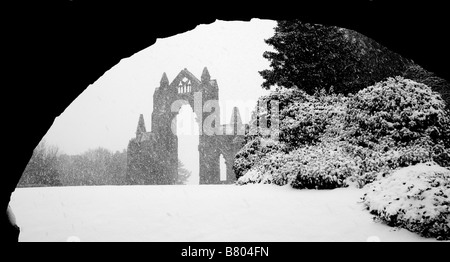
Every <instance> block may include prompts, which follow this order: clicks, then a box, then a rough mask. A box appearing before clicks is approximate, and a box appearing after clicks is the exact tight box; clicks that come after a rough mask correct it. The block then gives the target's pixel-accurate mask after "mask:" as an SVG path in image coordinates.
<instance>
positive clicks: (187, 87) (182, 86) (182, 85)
mask: <svg viewBox="0 0 450 262" xmlns="http://www.w3.org/2000/svg"><path fill="white" fill-rule="evenodd" d="M191 91H192V83H191V80H190V79H188V78H187V77H184V78H183V79H181V80H180V82H179V83H178V93H189V92H191Z"/></svg>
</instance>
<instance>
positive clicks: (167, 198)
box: [10, 185, 436, 242]
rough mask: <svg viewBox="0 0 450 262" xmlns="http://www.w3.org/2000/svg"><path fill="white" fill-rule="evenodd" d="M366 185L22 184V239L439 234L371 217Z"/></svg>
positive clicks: (18, 200)
mask: <svg viewBox="0 0 450 262" xmlns="http://www.w3.org/2000/svg"><path fill="white" fill-rule="evenodd" d="M362 194H363V190H362V189H356V188H344V189H335V190H296V189H292V188H291V187H289V186H284V187H279V186H275V185H246V186H236V185H202V186H198V185H196V186H194V185H191V186H89V187H47V188H17V189H16V190H15V191H14V193H13V194H12V196H11V203H10V205H11V208H12V210H13V212H14V213H15V216H16V220H17V223H18V225H19V226H20V228H21V233H20V237H19V241H68V240H80V241H82V242H84V241H86V242H88V241H108V242H109V241H158V242H159V241H188V242H197V241H219V242H224V241H227V242H228V241H230V242H233V241H255V242H264V241H274V242H278V241H289V242H291V241H293V242H297V241H436V240H435V239H427V238H423V237H420V236H419V235H417V234H415V233H411V232H409V231H407V230H405V229H398V228H392V227H389V226H387V225H384V224H382V223H379V222H374V221H373V219H372V215H370V214H369V212H368V211H366V210H364V208H363V206H362V204H361V203H360V197H361V196H362Z"/></svg>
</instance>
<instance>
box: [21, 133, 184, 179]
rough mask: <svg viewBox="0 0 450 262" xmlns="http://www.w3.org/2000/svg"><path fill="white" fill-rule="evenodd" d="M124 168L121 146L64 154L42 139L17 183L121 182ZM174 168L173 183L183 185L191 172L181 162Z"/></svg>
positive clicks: (123, 177)
mask: <svg viewBox="0 0 450 262" xmlns="http://www.w3.org/2000/svg"><path fill="white" fill-rule="evenodd" d="M126 169H127V151H126V150H125V149H124V150H122V151H121V152H120V151H116V152H112V151H110V150H108V149H105V148H102V147H99V148H96V149H90V150H87V151H86V152H84V153H82V154H78V155H68V154H64V153H60V150H59V148H58V147H56V146H52V145H47V143H46V141H45V140H42V141H41V142H40V143H39V144H38V145H37V147H36V148H35V149H34V151H33V154H32V156H31V159H30V161H29V162H28V164H27V166H26V167H25V170H24V171H23V173H22V177H21V178H20V180H19V183H18V185H17V186H18V187H39V186H91V185H125V184H127V180H126V172H127V170H126ZM178 170H179V179H178V181H177V184H185V183H186V181H187V179H188V178H189V176H190V174H191V173H190V171H189V170H186V169H185V168H184V166H183V164H182V163H179V165H178Z"/></svg>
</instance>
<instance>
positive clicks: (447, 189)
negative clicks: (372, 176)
mask: <svg viewBox="0 0 450 262" xmlns="http://www.w3.org/2000/svg"><path fill="white" fill-rule="evenodd" d="M366 188H367V189H366V190H367V193H366V194H364V196H363V203H364V205H365V206H366V208H367V209H368V210H369V211H370V212H371V213H372V214H374V215H376V216H377V217H379V218H380V219H381V220H382V221H385V222H386V223H387V224H389V225H391V226H398V227H403V228H406V229H408V230H410V231H413V232H417V233H419V234H420V235H422V236H425V237H437V238H438V239H445V240H448V239H450V170H449V169H447V168H444V167H441V166H439V165H436V164H432V163H421V164H417V165H414V166H409V167H405V168H402V169H400V170H397V171H396V172H394V173H393V174H392V175H391V176H390V177H388V178H385V179H383V180H380V181H376V182H374V183H372V184H371V185H368V186H367V187H366Z"/></svg>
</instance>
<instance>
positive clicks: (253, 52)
mask: <svg viewBox="0 0 450 262" xmlns="http://www.w3.org/2000/svg"><path fill="white" fill-rule="evenodd" d="M275 26H276V22H275V21H271V20H260V19H253V20H251V21H250V22H241V21H232V22H228V21H216V22H214V23H212V24H207V25H199V26H197V27H196V28H195V29H193V30H192V31H188V32H185V33H182V34H178V35H175V36H172V37H168V38H164V39H158V40H157V41H156V43H155V44H154V45H152V46H150V47H148V48H146V49H144V50H142V51H140V52H138V53H136V54H134V55H133V56H131V57H128V58H124V59H122V60H121V61H120V62H119V63H118V64H117V65H115V66H114V67H113V68H111V69H110V70H109V71H107V72H105V74H104V75H103V76H101V77H100V78H99V79H98V80H97V81H96V82H95V83H93V84H92V85H90V86H88V87H87V88H86V90H85V91H84V92H83V93H82V94H80V95H79V96H78V98H76V99H75V100H74V101H73V102H72V103H71V104H70V106H68V107H67V108H66V110H65V111H64V112H63V113H62V114H61V115H60V116H59V117H57V118H56V119H55V121H54V123H53V125H52V127H51V128H50V129H49V131H48V132H47V134H46V135H45V137H44V139H45V140H46V142H47V144H50V145H55V146H57V147H58V148H59V149H60V152H63V153H66V154H80V153H83V152H84V151H86V150H88V149H95V148H97V147H104V148H107V149H110V150H112V151H116V150H120V151H121V150H123V149H126V147H127V145H128V141H129V140H130V139H131V138H133V137H134V136H135V131H136V126H137V123H138V119H139V114H144V120H145V124H146V127H147V131H150V128H151V113H152V108H153V105H152V97H153V92H154V90H155V88H156V87H158V86H159V82H160V80H161V76H162V74H163V72H166V74H167V76H168V78H169V81H170V82H172V80H173V79H174V78H175V77H176V75H177V74H178V73H179V72H180V71H181V70H183V69H184V68H187V69H188V70H189V71H190V72H191V73H193V74H194V75H195V76H196V77H197V78H198V79H200V76H201V73H202V71H203V68H204V67H205V66H206V67H207V68H208V70H209V73H210V75H211V79H216V80H217V82H218V85H219V100H220V103H221V114H222V118H221V122H222V123H224V122H228V121H229V120H230V117H231V109H232V106H234V105H236V106H238V107H239V108H240V111H241V112H240V113H241V116H242V118H243V120H244V122H246V120H248V117H249V114H250V112H249V110H251V109H253V108H251V109H246V107H245V106H244V105H249V104H250V105H252V106H254V105H255V104H256V99H257V98H258V97H259V96H261V95H263V94H266V93H267V91H265V90H263V89H262V87H261V84H262V82H263V79H262V77H261V76H260V75H259V74H258V71H261V70H263V69H266V68H269V62H268V60H266V59H264V58H263V57H262V54H263V53H264V51H266V50H271V47H269V46H268V45H267V44H266V43H265V42H264V39H267V38H269V37H271V36H272V35H273V34H274V27H275ZM247 108H248V106H247ZM184 111H186V112H188V111H187V110H184ZM184 111H183V112H184ZM184 115H185V114H184ZM184 120H186V119H184ZM184 122H186V121H184ZM185 126H186V124H185Z"/></svg>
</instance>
